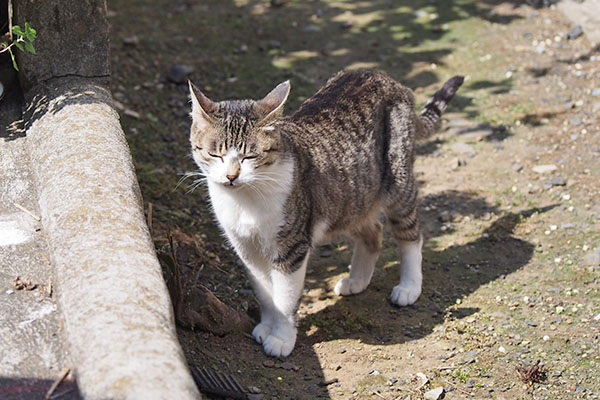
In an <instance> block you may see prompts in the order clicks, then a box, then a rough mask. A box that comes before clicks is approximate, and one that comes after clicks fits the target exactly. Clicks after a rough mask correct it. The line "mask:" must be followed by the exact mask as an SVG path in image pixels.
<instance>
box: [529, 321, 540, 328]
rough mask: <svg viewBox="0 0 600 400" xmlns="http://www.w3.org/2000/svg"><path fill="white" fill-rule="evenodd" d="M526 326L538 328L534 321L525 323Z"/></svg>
mask: <svg viewBox="0 0 600 400" xmlns="http://www.w3.org/2000/svg"><path fill="white" fill-rule="evenodd" d="M527 325H529V326H533V327H536V326H538V324H537V322H535V321H527Z"/></svg>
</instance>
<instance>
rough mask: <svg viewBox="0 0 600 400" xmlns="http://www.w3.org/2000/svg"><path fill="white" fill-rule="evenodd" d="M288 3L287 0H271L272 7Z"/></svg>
mask: <svg viewBox="0 0 600 400" xmlns="http://www.w3.org/2000/svg"><path fill="white" fill-rule="evenodd" d="M285 3H287V0H271V7H281V6H282V5H284V4H285Z"/></svg>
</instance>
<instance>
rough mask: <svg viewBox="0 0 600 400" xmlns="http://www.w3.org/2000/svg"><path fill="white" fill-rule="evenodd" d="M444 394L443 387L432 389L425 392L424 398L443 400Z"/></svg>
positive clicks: (427, 399)
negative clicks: (441, 399)
mask: <svg viewBox="0 0 600 400" xmlns="http://www.w3.org/2000/svg"><path fill="white" fill-rule="evenodd" d="M443 393H444V388H443V387H442V386H438V387H436V388H435V389H431V390H428V391H427V392H425V394H424V395H423V398H425V399H426V400H438V399H440V398H441V396H442V394H443Z"/></svg>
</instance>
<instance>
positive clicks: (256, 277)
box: [190, 71, 463, 357]
mask: <svg viewBox="0 0 600 400" xmlns="http://www.w3.org/2000/svg"><path fill="white" fill-rule="evenodd" d="M462 82H463V78H462V77H461V76H456V77H454V78H452V79H450V80H449V81H447V82H446V83H445V84H444V86H443V87H442V88H441V89H440V90H439V91H438V92H436V93H435V95H434V96H433V97H432V98H431V99H430V100H429V101H428V102H427V104H426V105H425V108H424V110H423V111H422V112H421V114H420V115H418V116H417V115H416V114H415V112H414V97H413V94H412V92H411V91H410V90H409V89H407V88H405V87H404V86H402V85H400V84H399V83H397V82H396V81H394V80H393V79H392V78H390V77H389V76H388V75H386V74H384V73H382V72H377V71H344V72H340V73H338V74H337V75H336V76H334V77H333V78H331V79H330V80H329V81H328V82H327V84H326V85H325V86H324V87H323V88H322V89H320V90H319V91H318V92H317V93H316V94H315V95H314V96H313V97H311V98H309V99H308V100H306V101H305V102H304V103H303V104H302V106H301V107H300V109H299V110H298V111H297V112H296V113H295V114H293V115H292V116H290V117H284V116H283V105H284V103H285V101H286V99H287V97H288V94H289V92H290V83H289V81H286V82H283V83H281V84H279V85H278V86H277V87H276V88H275V89H273V90H272V91H271V92H270V93H269V94H267V95H266V96H265V97H264V98H263V99H261V100H257V101H255V100H232V101H222V102H213V101H211V100H210V99H209V98H208V97H206V96H205V95H204V94H203V93H202V92H200V91H199V90H198V89H197V88H196V87H195V86H194V85H193V84H192V83H191V82H190V95H191V99H192V112H191V115H192V127H191V144H192V152H193V158H194V160H195V162H196V163H197V164H198V166H199V167H200V171H199V172H198V174H201V175H203V176H204V177H205V179H206V181H207V183H208V191H209V194H210V199H211V202H212V207H213V209H214V212H215V214H216V216H217V219H218V221H219V223H220V225H221V226H222V228H223V230H224V231H225V233H226V235H227V237H228V239H229V240H230V241H231V243H232V245H233V246H234V248H235V250H236V252H237V254H238V255H239V257H240V258H241V259H242V260H243V261H244V263H245V265H246V267H247V269H248V275H249V278H250V280H251V281H252V285H253V288H254V291H255V293H256V296H257V298H258V300H259V302H260V305H261V321H260V323H259V324H258V325H257V326H256V327H255V328H254V330H253V332H252V335H253V336H254V338H255V339H256V341H257V342H258V343H261V344H262V345H263V347H264V351H265V352H266V353H267V354H268V355H270V356H275V357H286V356H288V355H289V354H290V352H291V351H292V349H293V348H294V344H295V342H296V326H295V323H296V311H297V308H298V302H299V299H300V296H301V292H302V289H303V286H304V277H305V273H306V265H307V262H308V258H309V254H310V252H311V251H312V250H313V249H314V247H315V245H316V244H318V243H320V242H322V241H327V240H329V239H331V238H332V237H334V236H336V235H340V234H344V235H346V236H347V237H349V238H351V239H352V240H353V241H354V243H355V245H354V253H353V255H352V261H351V266H350V275H349V276H348V277H346V278H342V279H341V280H340V281H339V282H337V284H336V285H335V288H334V292H335V293H336V294H337V295H343V296H346V295H351V294H357V293H360V292H362V291H363V290H365V288H366V287H367V285H368V284H369V281H370V280H371V276H372V274H373V269H374V267H375V263H376V261H377V257H378V254H379V251H380V250H381V243H382V232H383V227H382V223H381V222H380V217H381V215H382V213H383V214H384V215H385V216H386V217H387V220H388V221H389V222H390V225H391V231H392V233H393V235H394V237H395V239H396V240H397V241H398V244H399V249H400V252H401V254H402V259H401V274H400V283H399V284H398V285H397V286H396V287H394V289H393V290H392V294H391V301H392V303H394V304H397V305H399V306H406V305H408V304H412V303H414V302H415V301H416V300H417V298H418V297H419V295H420V294H421V281H422V275H421V259H422V257H421V246H422V244H423V240H422V238H421V235H420V233H419V225H418V218H417V186H416V182H415V177H414V174H413V161H414V158H415V140H416V139H418V138H425V137H427V136H428V135H430V134H432V133H433V132H434V131H435V129H436V128H437V126H438V125H439V121H440V115H441V114H442V112H443V111H444V110H445V109H446V106H447V103H448V101H449V100H450V99H451V98H452V97H453V96H454V94H455V93H456V91H457V89H458V88H459V87H460V85H461V84H462Z"/></svg>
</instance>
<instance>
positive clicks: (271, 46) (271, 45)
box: [269, 40, 281, 50]
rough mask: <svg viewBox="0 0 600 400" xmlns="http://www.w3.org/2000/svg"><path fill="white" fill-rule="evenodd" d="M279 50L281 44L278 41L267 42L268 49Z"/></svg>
mask: <svg viewBox="0 0 600 400" xmlns="http://www.w3.org/2000/svg"><path fill="white" fill-rule="evenodd" d="M280 48H281V42H280V41H279V40H269V49H270V50H277V49H280Z"/></svg>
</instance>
